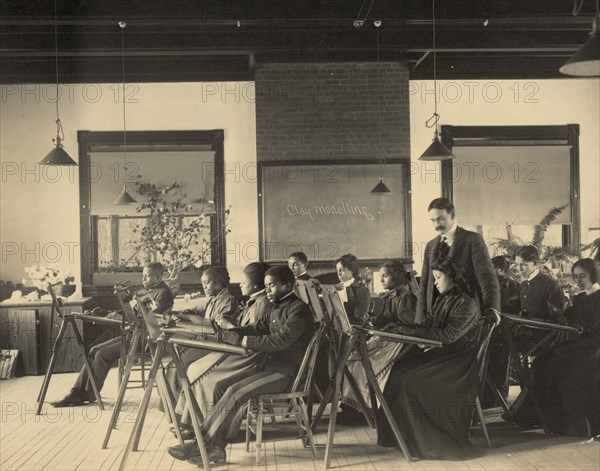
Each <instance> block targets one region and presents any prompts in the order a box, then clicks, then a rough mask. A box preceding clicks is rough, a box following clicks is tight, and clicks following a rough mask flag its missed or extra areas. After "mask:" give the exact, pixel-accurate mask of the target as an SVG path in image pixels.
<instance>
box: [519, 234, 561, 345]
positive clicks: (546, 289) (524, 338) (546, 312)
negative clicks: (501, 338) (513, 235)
mask: <svg viewBox="0 0 600 471" xmlns="http://www.w3.org/2000/svg"><path fill="white" fill-rule="evenodd" d="M515 264H516V266H517V269H518V270H519V274H520V275H521V290H520V304H521V316H523V317H527V318H535V319H541V320H544V321H549V322H557V323H559V324H564V323H566V322H565V319H564V317H563V315H562V311H563V305H564V304H565V296H564V293H563V290H562V288H561V287H560V285H559V284H558V282H557V281H556V280H554V279H552V278H551V277H550V276H548V275H546V274H544V273H542V272H541V270H540V268H541V266H540V254H539V251H538V249H537V248H536V247H534V246H533V245H526V246H524V247H521V249H520V250H519V251H518V252H517V256H516V257H515ZM547 334H548V332H547V331H544V330H536V329H529V328H527V327H521V328H519V329H518V332H517V333H516V337H517V346H518V348H519V352H522V353H526V352H527V351H528V350H530V349H532V348H533V347H534V346H535V345H536V344H537V343H538V342H540V341H541V340H542V339H543V338H544V337H545V336H546V335H547ZM548 348H550V343H547V344H546V345H540V347H539V348H538V349H537V351H536V352H535V353H538V354H539V353H542V352H544V351H546V350H548Z"/></svg>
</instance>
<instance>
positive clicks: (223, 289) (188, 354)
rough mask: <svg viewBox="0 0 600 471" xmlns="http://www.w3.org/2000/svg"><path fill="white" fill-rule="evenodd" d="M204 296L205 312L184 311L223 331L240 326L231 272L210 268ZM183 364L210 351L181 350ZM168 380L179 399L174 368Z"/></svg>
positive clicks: (205, 276)
mask: <svg viewBox="0 0 600 471" xmlns="http://www.w3.org/2000/svg"><path fill="white" fill-rule="evenodd" d="M200 281H201V283H202V288H203V289H204V294H206V296H208V303H207V304H206V308H205V309H204V311H203V312H202V311H196V310H190V311H184V312H185V313H187V314H197V315H199V316H201V317H203V318H204V319H205V320H207V321H211V322H212V323H213V324H214V325H215V326H217V327H218V328H221V329H230V328H232V327H236V326H237V325H238V324H239V320H240V319H239V315H240V310H239V307H238V303H237V301H236V299H235V298H234V297H233V296H232V295H231V294H230V293H229V291H228V290H227V287H228V286H229V272H228V271H227V268H225V267H209V268H207V269H206V270H205V271H204V273H202V278H201V280H200ZM179 353H180V355H181V362H182V363H183V365H184V366H185V367H186V368H187V367H188V366H189V365H191V364H192V363H194V362H195V361H196V360H199V359H200V358H202V357H204V356H206V355H208V354H209V353H210V352H209V351H208V350H202V349H199V348H181V349H179ZM167 379H168V381H169V384H170V386H171V388H172V390H173V393H174V394H175V397H179V393H180V392H181V385H180V384H179V379H178V378H177V374H176V372H175V369H174V368H169V370H168V372H167Z"/></svg>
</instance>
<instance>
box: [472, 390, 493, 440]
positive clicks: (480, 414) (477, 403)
mask: <svg viewBox="0 0 600 471" xmlns="http://www.w3.org/2000/svg"><path fill="white" fill-rule="evenodd" d="M475 407H476V408H477V416H478V417H479V422H480V423H481V429H482V430H483V436H484V437H485V443H486V444H487V447H488V448H492V442H491V441H490V435H489V434H488V431H487V426H486V425H485V419H484V418H483V409H482V408H481V401H480V400H479V397H476V398H475Z"/></svg>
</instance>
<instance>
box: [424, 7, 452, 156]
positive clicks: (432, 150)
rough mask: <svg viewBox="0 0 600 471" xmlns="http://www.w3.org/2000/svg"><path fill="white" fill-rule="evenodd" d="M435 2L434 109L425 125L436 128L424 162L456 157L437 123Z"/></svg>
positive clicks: (438, 118)
mask: <svg viewBox="0 0 600 471" xmlns="http://www.w3.org/2000/svg"><path fill="white" fill-rule="evenodd" d="M432 3H433V106H434V111H433V115H432V116H431V118H429V119H428V120H427V121H426V122H425V126H427V127H428V128H434V133H433V142H432V143H431V144H430V145H429V147H428V148H427V149H426V150H425V152H423V154H421V157H419V160H421V161H423V162H431V161H436V160H451V159H455V158H456V156H455V155H454V154H453V153H452V152H451V151H450V149H448V148H447V147H446V146H445V145H444V144H442V142H441V141H440V138H439V135H438V129H437V123H438V121H439V120H440V115H439V114H438V112H437V54H436V44H435V42H436V41H435V39H436V38H435V0H432Z"/></svg>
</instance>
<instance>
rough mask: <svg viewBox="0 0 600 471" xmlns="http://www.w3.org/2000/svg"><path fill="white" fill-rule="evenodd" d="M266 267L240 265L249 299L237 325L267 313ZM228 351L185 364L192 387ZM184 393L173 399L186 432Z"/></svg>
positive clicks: (188, 430) (190, 431)
mask: <svg viewBox="0 0 600 471" xmlns="http://www.w3.org/2000/svg"><path fill="white" fill-rule="evenodd" d="M268 269H269V266H268V265H267V264H266V263H261V262H253V263H250V264H249V265H247V266H246V267H245V268H244V271H243V273H242V281H241V283H240V288H241V290H242V294H243V295H244V296H249V297H250V299H249V300H248V301H247V302H246V304H245V306H244V308H243V309H242V312H241V314H240V316H239V318H240V326H246V325H250V324H256V323H257V322H258V321H259V320H260V319H262V318H263V317H265V316H267V315H268V314H269V313H270V312H271V310H272V309H273V304H272V303H271V302H270V301H269V299H268V298H267V293H266V291H265V273H266V272H267V270H268ZM228 356H229V355H228V354H227V353H222V352H211V353H209V354H208V355H206V356H205V357H203V358H200V359H198V360H196V361H195V362H193V363H192V364H190V365H189V367H188V370H187V375H188V379H189V380H190V383H191V384H192V388H193V389H196V388H198V387H199V386H198V382H199V381H202V380H203V379H204V377H205V376H206V375H208V374H210V372H211V370H212V369H213V368H215V367H216V366H218V365H219V364H221V363H222V362H223V360H225V358H227V357H228ZM185 405H186V401H185V397H184V396H183V395H181V396H180V397H179V402H178V403H177V408H176V412H177V413H178V414H182V415H183V416H182V425H183V427H182V428H183V430H184V432H185V435H186V436H191V435H192V434H193V429H192V428H191V427H190V425H191V422H190V420H189V415H188V414H184V410H185ZM199 406H200V409H201V411H202V414H203V415H204V416H206V415H207V413H208V411H207V410H206V404H204V403H200V404H199Z"/></svg>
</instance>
